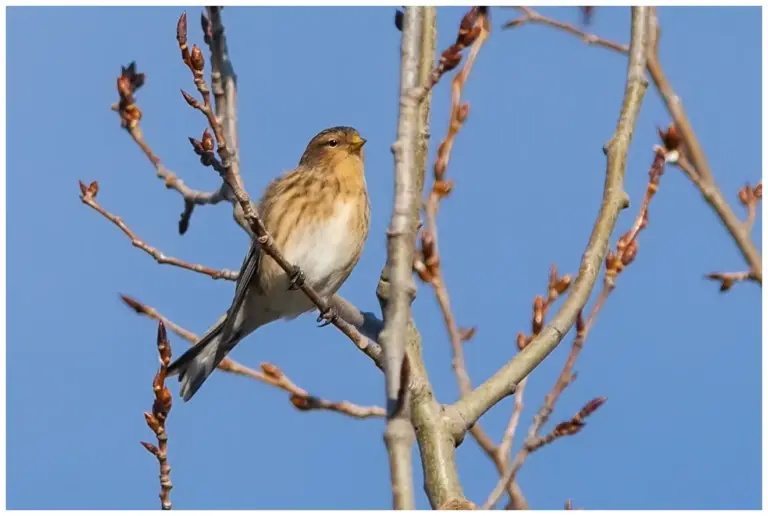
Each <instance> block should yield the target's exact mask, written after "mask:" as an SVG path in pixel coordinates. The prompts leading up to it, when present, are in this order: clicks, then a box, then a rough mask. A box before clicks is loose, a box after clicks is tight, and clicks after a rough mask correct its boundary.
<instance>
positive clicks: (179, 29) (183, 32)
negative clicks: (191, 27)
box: [176, 11, 187, 46]
mask: <svg viewBox="0 0 768 516" xmlns="http://www.w3.org/2000/svg"><path fill="white" fill-rule="evenodd" d="M176 41H178V42H179V46H184V45H186V44H187V12H186V11H184V12H183V13H181V17H180V18H179V22H178V23H177V24H176Z"/></svg>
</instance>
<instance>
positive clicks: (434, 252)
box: [414, 7, 490, 395]
mask: <svg viewBox="0 0 768 516" xmlns="http://www.w3.org/2000/svg"><path fill="white" fill-rule="evenodd" d="M479 11H480V8H477V7H474V8H472V9H470V11H469V12H468V13H467V14H466V15H465V16H464V18H463V19H462V22H461V25H460V29H459V35H458V38H457V45H459V46H461V47H462V48H464V47H468V46H471V47H472V48H471V50H470V52H469V57H468V58H467V63H466V65H465V66H464V68H462V70H461V71H460V72H459V73H458V74H457V75H456V77H454V79H453V83H452V97H451V116H450V125H449V128H448V133H447V134H446V136H445V138H444V139H443V141H442V142H441V143H440V146H439V147H438V151H437V160H436V161H435V166H434V182H433V185H432V190H431V191H430V193H429V195H428V196H427V201H426V203H425V209H424V211H425V214H426V221H427V227H426V229H424V230H422V233H421V244H422V245H421V252H420V255H419V257H418V259H417V262H416V264H415V266H414V268H415V269H416V271H417V272H418V273H419V276H420V277H421V278H422V279H423V280H424V281H426V282H428V283H430V284H431V285H432V286H433V288H434V290H435V297H436V298H437V301H438V304H439V305H440V310H441V311H442V313H443V318H444V320H445V325H446V327H447V329H448V335H449V336H450V339H451V348H452V350H453V369H454V372H455V374H456V377H457V380H458V383H459V392H460V393H461V395H464V394H466V393H468V392H469V391H470V390H471V389H472V383H471V381H470V379H469V375H468V374H467V368H466V364H465V361H464V351H463V344H462V343H463V340H464V338H463V335H462V332H461V331H460V330H459V327H458V325H457V324H456V319H455V318H454V316H453V312H452V311H451V305H450V297H449V295H448V288H447V287H446V284H445V280H444V278H443V274H442V268H441V267H440V251H439V246H438V230H437V213H438V210H439V208H440V201H441V200H442V199H443V198H444V197H446V196H448V195H449V194H450V192H451V190H452V189H453V180H450V181H446V180H445V172H446V169H447V167H448V161H449V160H450V156H451V150H452V148H453V143H454V141H455V139H456V135H457V134H458V132H459V130H460V129H461V126H462V125H463V124H464V121H465V120H466V118H467V115H468V114H469V104H462V102H461V93H462V91H463V89H464V85H465V84H466V82H467V79H468V78H469V73H470V71H471V70H472V65H473V64H474V62H475V59H476V58H477V54H478V52H479V51H480V48H481V47H482V46H483V44H484V43H485V41H486V40H487V39H488V36H489V34H490V32H489V29H490V22H489V20H488V17H487V16H486V15H485V13H479ZM470 22H472V24H470ZM462 29H463V30H462Z"/></svg>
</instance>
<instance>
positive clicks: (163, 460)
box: [141, 321, 173, 510]
mask: <svg viewBox="0 0 768 516" xmlns="http://www.w3.org/2000/svg"><path fill="white" fill-rule="evenodd" d="M157 351H158V353H159V355H160V370H159V371H158V372H157V374H156V375H155V379H154V381H153V382H152V390H153V391H154V393H155V402H154V403H153V404H152V412H151V413H150V412H144V419H145V420H146V421H147V426H149V428H151V429H152V431H153V432H154V433H155V436H156V437H157V446H155V445H154V444H151V443H148V442H145V441H141V445H142V446H144V448H146V450H147V451H148V452H149V453H151V454H152V455H154V456H155V458H157V463H158V465H159V467H160V506H161V507H162V509H163V510H170V509H171V489H173V484H172V483H171V466H170V465H169V464H168V434H167V433H166V432H165V421H166V420H167V419H168V413H169V412H170V411H171V405H172V401H173V398H172V397H171V391H169V390H168V387H166V386H165V375H166V374H167V372H168V364H170V363H171V344H170V342H168V335H167V333H166V332H165V325H164V324H163V322H162V321H160V323H159V324H158V325H157Z"/></svg>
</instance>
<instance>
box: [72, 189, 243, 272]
mask: <svg viewBox="0 0 768 516" xmlns="http://www.w3.org/2000/svg"><path fill="white" fill-rule="evenodd" d="M98 191H99V185H98V183H97V182H96V181H93V182H92V183H91V184H90V185H89V186H87V187H86V186H85V184H84V183H83V182H82V181H81V182H80V193H81V195H80V200H81V201H83V204H86V205H88V206H90V207H91V208H93V209H94V210H96V211H97V212H99V213H100V214H101V215H103V216H104V217H105V218H106V219H107V220H109V221H110V222H112V223H113V224H114V225H115V226H117V227H118V228H120V230H121V231H122V232H123V233H124V234H125V236H127V237H128V238H129V239H130V240H131V244H133V246H134V247H138V248H139V249H141V250H142V251H144V252H145V253H147V254H148V255H150V256H151V257H152V258H154V259H155V261H156V262H157V263H160V264H168V265H175V266H176V267H181V268H182V269H187V270H190V271H194V272H199V273H201V274H205V275H206V276H210V277H211V278H213V279H221V278H224V279H228V280H235V279H237V272H235V271H230V270H227V269H222V270H216V269H211V268H210V267H206V266H205V265H200V264H197V263H190V262H186V261H184V260H181V259H179V258H174V257H173V256H166V255H165V254H163V253H162V252H161V251H159V250H158V249H156V248H154V247H152V246H150V245H149V244H147V243H146V242H144V241H143V240H141V239H140V238H139V237H138V236H136V233H134V232H133V231H132V230H131V229H130V228H129V227H128V226H127V225H126V224H125V223H124V222H123V219H121V218H120V217H118V216H116V215H112V214H111V213H110V212H108V211H107V210H105V209H104V208H103V207H102V206H101V205H100V204H99V203H98V202H96V195H97V193H98Z"/></svg>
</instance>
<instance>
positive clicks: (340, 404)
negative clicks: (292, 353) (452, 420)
mask: <svg viewBox="0 0 768 516" xmlns="http://www.w3.org/2000/svg"><path fill="white" fill-rule="evenodd" d="M120 298H121V299H122V300H123V302H124V303H125V304H126V305H128V307H129V308H131V309H132V310H133V311H135V312H136V313H137V314H140V315H145V316H147V317H149V318H150V319H154V320H156V321H159V322H160V324H163V325H164V326H167V327H168V329H170V330H171V331H172V332H174V333H175V334H177V335H179V336H180V337H181V338H183V339H185V340H187V341H189V342H191V343H192V344H194V343H195V342H197V339H198V336H197V335H195V334H194V333H192V332H191V331H189V330H187V329H185V328H183V327H181V326H179V325H178V324H176V323H174V322H173V321H171V320H169V319H168V318H166V317H165V316H164V315H162V314H161V313H160V312H158V311H157V310H155V309H154V308H152V307H151V306H149V305H146V304H144V303H142V302H140V301H138V300H136V299H134V298H132V297H130V296H127V295H125V294H120ZM218 369H219V370H221V371H225V372H227V373H232V374H236V375H240V376H246V377H248V378H251V379H253V380H258V381H260V382H263V383H266V384H269V385H272V386H273V387H277V388H279V389H282V390H284V391H285V392H287V393H288V394H290V395H291V398H290V400H291V403H292V404H293V406H294V407H296V408H297V409H299V410H316V409H322V410H328V411H331V412H338V413H339V414H344V415H347V416H351V417H354V418H357V419H365V418H369V417H384V415H385V411H384V409H383V408H382V407H375V406H372V407H364V406H360V405H355V404H354V403H350V402H349V401H329V400H326V399H323V398H318V397H316V396H313V395H311V394H310V393H309V392H307V391H306V390H304V389H302V388H301V387H299V386H297V385H296V384H294V383H293V382H292V381H291V380H290V378H288V376H286V375H285V373H283V372H282V370H280V368H278V367H277V366H276V365H273V364H269V363H266V362H265V363H262V364H261V371H258V370H256V369H251V368H250V367H247V366H244V365H243V364H241V363H239V362H237V361H235V360H232V359H231V358H229V357H226V358H224V360H222V361H221V363H219V365H218Z"/></svg>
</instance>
